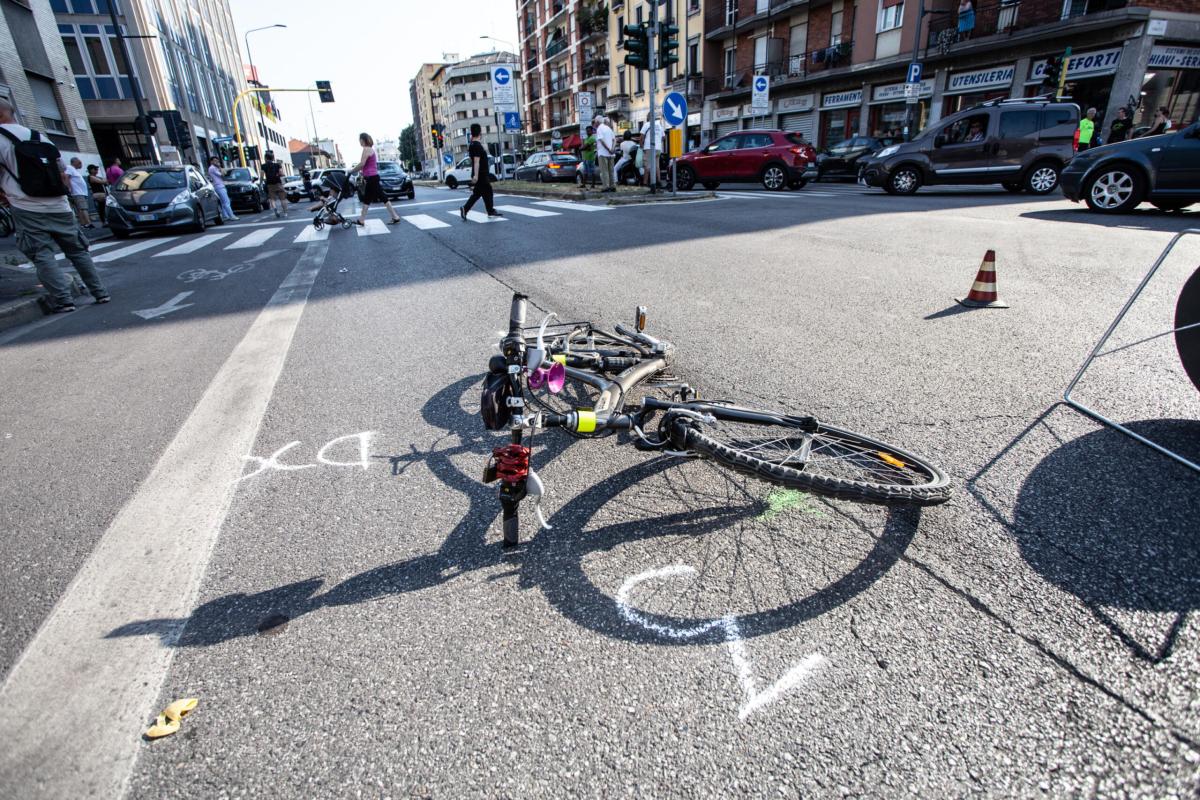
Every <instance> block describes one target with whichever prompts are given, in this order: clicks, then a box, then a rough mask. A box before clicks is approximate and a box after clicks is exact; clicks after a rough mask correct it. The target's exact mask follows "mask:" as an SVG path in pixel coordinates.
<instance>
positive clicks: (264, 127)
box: [242, 31, 311, 166]
mask: <svg viewBox="0 0 1200 800" xmlns="http://www.w3.org/2000/svg"><path fill="white" fill-rule="evenodd" d="M250 33H251V31H246V35H245V36H244V37H242V38H244V39H245V41H246V58H247V59H249V60H250V74H251V75H253V76H254V82H255V83H257V84H258V85H259V87H261V86H262V81H260V80H259V79H258V70H256V69H255V68H254V56H253V55H252V54H251V53H250ZM254 100H255V103H254V104H255V105H256V106H258V126H259V127H260V128H262V130H261V131H260V132H259V134H258V136H259V143H260V144H262V140H263V138H265V137H266V133H267V122H266V120H265V119H263V110H262V100H259V99H258V98H257V97H256V98H254ZM309 102H311V99H310V101H309ZM263 149H264V150H265V149H266V146H265V145H263ZM261 157H262V153H259V158H261ZM242 166H245V164H243V165H242Z"/></svg>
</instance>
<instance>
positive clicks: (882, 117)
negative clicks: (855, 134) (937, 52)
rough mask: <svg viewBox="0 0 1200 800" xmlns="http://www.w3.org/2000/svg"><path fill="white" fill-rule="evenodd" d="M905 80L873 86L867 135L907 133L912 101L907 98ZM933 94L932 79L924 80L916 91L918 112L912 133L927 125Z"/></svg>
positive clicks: (899, 134)
mask: <svg viewBox="0 0 1200 800" xmlns="http://www.w3.org/2000/svg"><path fill="white" fill-rule="evenodd" d="M904 86H905V85H904V84H903V83H891V84H888V85H886V86H876V87H874V88H873V89H871V105H870V109H869V113H868V114H867V134H868V135H870V136H876V137H881V136H893V137H899V136H902V135H903V134H904V128H905V125H907V123H908V109H909V104H908V102H906V100H905V94H904V93H905V89H904ZM932 97H933V78H926V79H925V80H923V81H921V88H920V91H919V92H918V94H917V102H916V103H914V104H913V105H915V106H916V114H915V117H914V120H913V128H912V132H913V133H916V132H917V131H919V130H921V129H922V128H924V127H925V122H926V120H928V118H929V101H930V99H931V98H932Z"/></svg>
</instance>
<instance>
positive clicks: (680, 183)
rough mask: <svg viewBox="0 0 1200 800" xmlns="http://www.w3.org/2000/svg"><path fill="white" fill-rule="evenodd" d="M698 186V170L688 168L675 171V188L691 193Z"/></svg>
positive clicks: (684, 167)
mask: <svg viewBox="0 0 1200 800" xmlns="http://www.w3.org/2000/svg"><path fill="white" fill-rule="evenodd" d="M695 185H696V170H694V169H692V168H691V167H688V166H683V167H679V168H677V169H676V170H675V188H676V189H679V190H680V191H684V192H687V191H691V189H692V187H693V186H695Z"/></svg>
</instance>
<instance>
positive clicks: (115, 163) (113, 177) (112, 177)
mask: <svg viewBox="0 0 1200 800" xmlns="http://www.w3.org/2000/svg"><path fill="white" fill-rule="evenodd" d="M124 174H125V170H123V169H121V159H120V158H114V159H113V160H112V163H111V164H109V165H108V171H107V172H105V173H104V177H106V178H108V185H109V186H116V185H117V181H119V180H121V176H122V175H124Z"/></svg>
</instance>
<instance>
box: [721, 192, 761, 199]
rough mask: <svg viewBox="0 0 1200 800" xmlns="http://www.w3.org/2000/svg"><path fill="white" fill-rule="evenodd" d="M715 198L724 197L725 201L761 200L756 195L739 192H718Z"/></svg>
mask: <svg viewBox="0 0 1200 800" xmlns="http://www.w3.org/2000/svg"><path fill="white" fill-rule="evenodd" d="M717 197H724V198H726V199H727V200H761V199H762V198H761V197H759V196H758V195H756V194H747V193H745V192H741V193H739V194H730V193H729V192H718V193H717Z"/></svg>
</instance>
